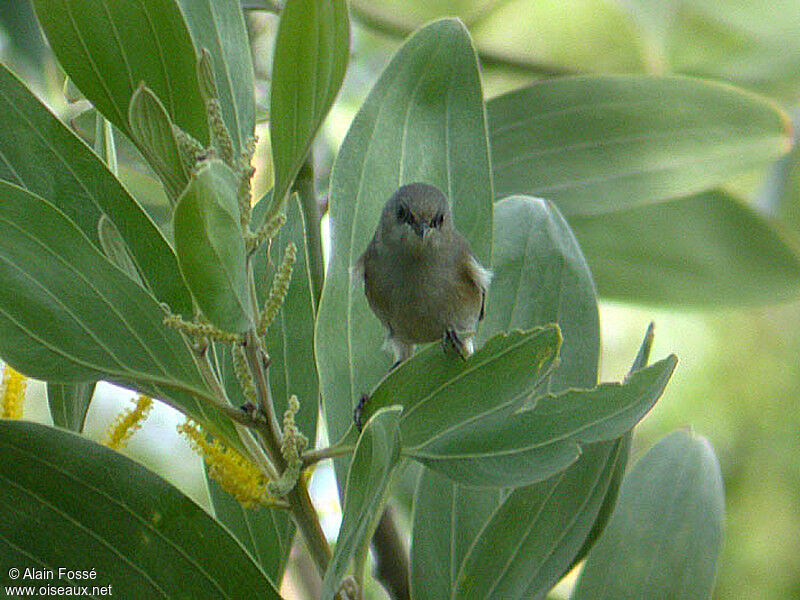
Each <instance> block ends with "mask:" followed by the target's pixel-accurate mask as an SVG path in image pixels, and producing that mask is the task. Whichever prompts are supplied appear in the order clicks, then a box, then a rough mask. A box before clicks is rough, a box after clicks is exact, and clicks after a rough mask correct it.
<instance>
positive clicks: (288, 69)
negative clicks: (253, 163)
mask: <svg viewBox="0 0 800 600" xmlns="http://www.w3.org/2000/svg"><path fill="white" fill-rule="evenodd" d="M349 58H350V21H349V17H348V14H347V3H346V2H345V0H288V1H287V2H286V4H285V5H284V6H283V9H282V10H281V19H280V23H279V25H278V34H277V37H276V40H275V55H274V58H273V64H272V86H271V89H270V103H271V104H270V112H269V114H270V136H271V140H272V158H273V162H274V165H275V188H274V190H273V194H272V206H271V207H270V208H269V211H268V213H267V218H269V217H271V216H272V215H274V214H277V212H279V211H280V209H281V207H282V206H283V202H284V196H285V195H286V192H287V191H288V190H289V186H291V184H292V181H293V180H294V178H295V176H296V175H297V172H298V170H299V169H300V165H301V164H302V163H303V160H304V159H305V157H306V155H307V154H308V152H309V149H310V148H311V142H312V141H313V140H314V136H315V135H316V133H317V129H319V126H320V125H321V124H322V120H323V119H324V118H325V115H326V114H328V110H329V109H330V107H331V105H332V104H333V101H334V99H335V98H336V94H337V93H338V92H339V88H340V87H341V85H342V80H343V79H344V73H345V69H346V68H347V62H348V60H349Z"/></svg>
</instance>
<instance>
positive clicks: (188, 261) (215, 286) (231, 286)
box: [173, 160, 254, 332]
mask: <svg viewBox="0 0 800 600" xmlns="http://www.w3.org/2000/svg"><path fill="white" fill-rule="evenodd" d="M238 187H239V182H238V179H237V177H236V175H235V174H234V173H233V171H231V170H230V169H229V168H228V167H227V166H226V165H225V164H224V163H223V162H222V161H219V160H212V161H209V162H208V163H206V164H205V165H204V166H203V167H202V168H201V169H200V170H199V171H198V172H197V173H196V174H195V175H194V176H193V177H192V180H191V181H190V182H189V185H188V186H187V188H186V190H184V192H183V194H182V195H181V198H180V200H179V201H178V206H177V207H176V208H175V217H174V221H173V222H174V226H175V247H176V249H177V251H178V263H179V264H180V267H181V273H183V278H184V279H185V280H186V284H187V285H188V287H189V289H190V290H191V291H192V295H193V296H194V297H195V300H197V304H198V305H199V306H200V310H202V311H203V314H204V315H205V316H206V317H207V318H208V320H209V321H211V323H213V324H214V325H216V326H217V327H219V328H220V329H222V330H223V331H231V332H241V331H245V330H247V329H249V328H250V327H252V326H253V319H254V315H253V308H252V305H251V303H250V301H249V295H248V284H247V271H246V268H245V258H246V257H245V246H244V239H243V238H242V227H241V224H240V218H239V201H238V196H237V192H238Z"/></svg>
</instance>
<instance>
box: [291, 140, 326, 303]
mask: <svg viewBox="0 0 800 600" xmlns="http://www.w3.org/2000/svg"><path fill="white" fill-rule="evenodd" d="M292 189H293V190H294V191H295V192H297V195H298V196H300V207H301V209H302V211H303V221H304V223H305V234H306V250H307V252H306V256H307V258H308V273H309V279H310V280H311V295H312V297H313V300H314V313H316V312H317V307H318V306H319V298H320V296H321V295H322V283H323V281H324V280H325V262H324V261H323V258H322V238H321V232H320V226H319V221H320V214H319V206H317V192H316V186H315V184H314V153H313V151H311V152H309V153H308V156H306V159H305V161H303V165H302V166H301V167H300V171H299V172H298V173H297V178H296V179H295V180H294V184H293V185H292Z"/></svg>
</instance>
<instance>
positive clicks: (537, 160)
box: [487, 76, 792, 218]
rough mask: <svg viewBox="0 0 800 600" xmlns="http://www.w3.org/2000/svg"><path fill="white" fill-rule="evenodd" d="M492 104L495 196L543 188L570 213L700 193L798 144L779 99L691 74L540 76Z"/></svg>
mask: <svg viewBox="0 0 800 600" xmlns="http://www.w3.org/2000/svg"><path fill="white" fill-rule="evenodd" d="M487 108H488V114H489V131H490V138H491V143H492V167H493V172H494V180H495V188H496V193H497V197H498V198H502V197H503V196H507V195H509V194H520V193H525V194H531V195H534V196H542V197H545V198H547V199H549V200H552V201H553V202H555V203H556V205H557V206H558V207H559V209H560V210H561V212H562V213H564V214H565V215H566V216H567V217H568V218H569V217H570V216H572V215H586V214H597V213H603V212H609V211H615V210H620V209H623V208H630V207H632V206H637V205H640V204H644V203H650V202H656V201H659V200H666V199H670V198H675V197H678V196H684V195H687V194H692V193H695V192H699V191H702V190H704V189H706V188H708V187H711V186H713V185H716V184H718V183H721V182H723V181H725V180H727V179H729V178H730V177H731V176H733V175H736V174H738V173H741V172H743V171H747V170H751V169H754V168H756V167H760V166H763V165H765V164H767V163H769V162H771V161H773V160H775V159H776V158H778V157H780V156H781V155H783V154H785V153H786V152H788V151H789V150H790V149H791V145H792V137H791V124H790V121H789V118H788V116H787V115H786V114H785V113H784V112H782V111H781V110H780V108H778V107H777V106H776V105H775V104H773V103H771V102H770V101H768V100H766V99H764V98H761V97H759V96H756V95H754V94H751V93H749V92H745V91H743V90H738V89H736V88H733V87H731V86H727V85H721V84H718V83H711V82H707V81H702V80H697V79H689V78H685V77H644V76H596V77H574V78H565V79H557V80H550V81H542V82H538V83H535V84H533V85H531V86H529V87H526V88H524V89H521V90H517V91H514V92H510V93H508V94H504V95H503V96H499V97H497V98H494V99H493V100H492V101H491V102H489V103H488V105H487Z"/></svg>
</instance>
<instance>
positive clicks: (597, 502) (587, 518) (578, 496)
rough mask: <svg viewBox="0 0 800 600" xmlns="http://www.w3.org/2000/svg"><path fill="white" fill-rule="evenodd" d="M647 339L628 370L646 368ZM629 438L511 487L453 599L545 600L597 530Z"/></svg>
mask: <svg viewBox="0 0 800 600" xmlns="http://www.w3.org/2000/svg"><path fill="white" fill-rule="evenodd" d="M652 341H653V326H652V324H651V325H650V327H649V328H648V330H647V334H646V335H645V339H644V342H643V344H642V347H641V349H640V351H639V353H638V354H637V356H636V360H635V361H634V363H633V366H632V367H631V373H633V372H635V371H637V370H639V369H642V368H644V367H646V366H647V360H648V357H649V353H650V347H651V344H652ZM630 442H631V435H630V433H629V434H627V435H624V436H622V437H621V438H620V439H618V440H615V441H613V442H607V443H599V444H592V445H591V446H588V447H587V448H586V452H585V453H584V454H583V455H582V457H581V458H580V459H579V460H578V461H577V462H576V463H575V464H574V465H573V466H571V467H570V468H569V469H567V470H565V471H563V472H562V473H559V474H558V475H556V476H554V477H551V478H550V479H548V480H546V481H543V482H541V483H538V484H533V485H531V486H526V487H522V488H517V489H515V490H512V491H511V492H510V493H509V494H508V495H507V497H506V498H505V501H504V502H503V504H502V506H500V508H498V509H497V511H495V513H494V514H493V515H492V516H491V518H490V519H489V521H488V522H487V523H486V526H485V527H484V528H483V529H482V531H481V532H480V535H479V536H478V537H477V539H476V541H475V543H474V544H473V545H472V547H471V548H470V551H469V554H468V556H467V557H466V559H465V560H464V563H463V565H462V567H461V571H460V573H459V579H458V581H459V588H458V590H457V592H455V593H454V594H453V597H454V598H470V597H478V598H502V599H503V600H512V599H515V598H543V597H544V596H545V594H546V593H547V591H548V590H549V589H550V588H551V587H552V586H553V585H554V584H555V582H556V581H558V580H559V579H560V578H561V577H562V576H563V574H564V573H566V572H567V571H569V570H570V569H571V567H572V566H573V565H574V564H575V563H576V562H577V561H578V560H580V559H581V558H582V557H583V555H585V553H586V551H587V550H588V548H590V547H591V545H592V544H593V543H594V541H595V540H596V538H597V537H598V536H599V535H600V533H602V531H603V528H604V527H605V524H606V522H607V521H608V518H609V517H610V513H611V511H612V510H613V509H614V504H615V502H616V499H617V492H618V490H619V485H620V483H621V481H622V476H623V473H624V470H625V465H626V463H627V460H628V453H629V449H630ZM487 561H488V564H487Z"/></svg>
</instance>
